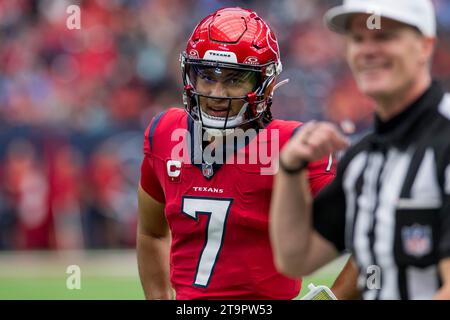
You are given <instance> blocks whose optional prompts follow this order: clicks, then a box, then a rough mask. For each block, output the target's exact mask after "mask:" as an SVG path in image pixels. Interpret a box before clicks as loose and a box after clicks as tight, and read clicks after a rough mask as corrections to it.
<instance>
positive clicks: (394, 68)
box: [347, 14, 431, 99]
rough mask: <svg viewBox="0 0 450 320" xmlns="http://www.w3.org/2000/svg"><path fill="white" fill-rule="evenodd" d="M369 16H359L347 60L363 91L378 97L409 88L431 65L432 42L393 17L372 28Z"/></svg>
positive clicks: (349, 39) (351, 32)
mask: <svg viewBox="0 0 450 320" xmlns="http://www.w3.org/2000/svg"><path fill="white" fill-rule="evenodd" d="M368 17H369V15H366V14H359V15H355V16H354V17H353V18H352V20H351V21H350V25H349V33H348V36H347V60H348V63H349V65H350V68H351V70H352V72H353V75H354V77H355V80H356V82H357V84H358V87H359V88H360V90H361V91H362V92H363V93H365V94H367V95H368V96H370V97H372V98H375V99H377V98H378V99H380V98H381V99H382V98H384V97H392V96H393V95H395V94H397V93H399V92H402V91H403V90H407V89H408V88H409V87H410V86H411V85H412V84H413V83H414V81H415V79H417V76H418V75H420V74H422V73H423V70H424V68H427V63H428V60H429V58H430V57H429V55H430V54H431V53H430V49H429V46H428V44H427V43H428V41H427V39H426V38H425V37H423V36H422V35H421V34H420V33H419V32H418V31H417V30H415V29H414V28H412V27H409V26H407V25H405V24H402V23H400V22H397V21H393V20H390V19H384V18H382V19H381V29H374V30H370V29H369V28H368V26H367V21H368ZM428 40H429V39H428Z"/></svg>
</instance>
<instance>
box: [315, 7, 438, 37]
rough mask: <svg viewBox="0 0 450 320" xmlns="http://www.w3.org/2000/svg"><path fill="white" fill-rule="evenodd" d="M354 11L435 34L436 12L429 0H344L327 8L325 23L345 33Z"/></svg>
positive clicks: (431, 34)
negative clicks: (335, 5) (339, 4)
mask: <svg viewBox="0 0 450 320" xmlns="http://www.w3.org/2000/svg"><path fill="white" fill-rule="evenodd" d="M355 13H366V14H369V15H379V16H381V17H385V18H389V19H392V20H396V21H399V22H402V23H405V24H408V25H411V26H413V27H416V28H417V29H419V31H420V32H421V33H422V34H423V35H424V36H427V37H435V36H436V14H435V11H434V6H433V3H432V1H431V0H344V3H343V4H342V5H341V6H337V7H334V8H331V9H330V10H328V12H327V13H326V14H325V17H324V18H325V23H326V24H327V26H328V28H330V29H331V30H332V31H335V32H338V33H345V32H346V31H347V27H348V19H349V18H350V17H351V15H353V14H355Z"/></svg>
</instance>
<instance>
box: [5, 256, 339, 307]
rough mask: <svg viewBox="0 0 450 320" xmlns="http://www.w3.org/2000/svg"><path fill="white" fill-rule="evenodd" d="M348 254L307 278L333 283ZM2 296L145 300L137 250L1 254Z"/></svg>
mask: <svg viewBox="0 0 450 320" xmlns="http://www.w3.org/2000/svg"><path fill="white" fill-rule="evenodd" d="M344 263H345V257H343V258H341V259H339V260H337V261H335V262H334V263H332V264H330V265H329V266H326V267H324V268H323V269H321V270H319V271H318V272H316V273H315V274H313V275H312V276H310V277H307V278H305V279H304V282H303V289H302V292H301V293H300V295H299V297H298V298H300V297H301V296H303V295H304V294H305V293H306V292H307V291H308V289H307V286H308V284H309V283H311V282H312V283H314V284H315V285H320V284H323V285H328V286H331V284H332V283H333V281H334V279H335V278H336V275H337V274H338V273H339V271H340V270H341V268H342V266H343V264H344ZM70 265H77V266H79V267H80V271H81V277H80V279H81V281H80V284H81V288H80V289H72V290H70V289H68V288H67V285H66V281H67V279H68V278H69V277H70V276H71V275H70V274H67V273H66V270H67V268H68V266H70ZM0 299H1V300H5V299H27V300H28V299H89V300H90V299H94V300H113V299H121V300H128V299H138V300H139V299H144V295H143V292H142V289H141V286H140V282H139V277H138V272H137V266H136V256H135V253H134V251H87V252H19V253H18V252H3V253H0Z"/></svg>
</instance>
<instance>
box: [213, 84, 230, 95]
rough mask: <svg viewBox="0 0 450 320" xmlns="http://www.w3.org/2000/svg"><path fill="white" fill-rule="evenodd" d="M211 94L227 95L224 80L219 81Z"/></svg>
mask: <svg viewBox="0 0 450 320" xmlns="http://www.w3.org/2000/svg"><path fill="white" fill-rule="evenodd" d="M211 95H212V96H215V97H226V96H227V92H226V88H225V86H224V85H223V83H222V82H220V81H217V82H216V83H215V84H214V86H213V87H212V88H211Z"/></svg>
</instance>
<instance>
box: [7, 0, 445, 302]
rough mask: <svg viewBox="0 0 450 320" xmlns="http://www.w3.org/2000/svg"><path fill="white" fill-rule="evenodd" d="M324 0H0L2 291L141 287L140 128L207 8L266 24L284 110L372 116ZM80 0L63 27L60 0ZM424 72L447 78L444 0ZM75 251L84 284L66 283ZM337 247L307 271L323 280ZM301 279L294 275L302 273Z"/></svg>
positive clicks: (171, 91) (173, 88) (330, 274)
mask: <svg viewBox="0 0 450 320" xmlns="http://www.w3.org/2000/svg"><path fill="white" fill-rule="evenodd" d="M338 2H340V1H335V0H330V1H325V0H318V1H314V0H281V1H268V0H258V1H256V0H254V1H232V0H223V1H215V0H148V1H146V0H87V1H67V0H40V1H35V0H0V299H20V298H23V299H39V298H41V299H55V298H61V299H72V298H74V299H79V298H84V299H119V298H120V299H141V298H143V294H142V290H141V288H140V286H139V279H138V277H137V268H136V262H135V261H136V258H135V253H134V251H133V248H134V245H135V230H136V209H137V201H136V186H137V183H138V178H139V166H140V161H141V158H142V151H141V150H142V137H143V131H144V129H145V127H146V126H147V124H148V122H149V120H150V119H151V117H152V116H153V115H155V114H157V113H158V112H160V111H161V110H164V109H166V108H167V107H169V106H180V107H181V76H180V68H179V62H178V56H179V53H180V52H181V51H182V50H183V46H184V45H185V41H186V39H187V38H188V36H189V34H190V32H191V30H192V29H193V27H194V26H195V24H196V23H197V22H198V21H199V20H200V19H201V18H202V17H204V16H206V15H207V14H209V13H210V12H212V11H214V10H216V9H218V8H220V7H224V6H233V5H238V6H242V7H247V8H251V9H254V10H255V11H257V12H258V13H259V14H260V15H261V16H263V17H264V18H265V19H266V21H268V23H269V24H270V25H271V26H272V27H273V28H274V30H275V32H276V35H277V36H278V40H279V44H280V48H281V52H282V61H283V65H284V72H283V73H282V77H281V79H285V78H289V79H290V83H289V84H288V85H286V86H283V87H281V88H280V89H279V90H278V91H277V93H276V95H275V100H274V104H273V113H274V115H275V116H276V117H279V118H282V119H296V120H301V121H308V120H310V119H327V120H331V121H334V122H336V123H340V122H346V123H350V124H352V125H354V127H355V130H356V131H355V135H354V136H353V138H354V139H356V138H357V137H358V136H360V135H361V134H363V133H364V132H366V131H367V130H368V129H369V128H370V126H371V122H372V117H371V111H372V107H373V106H372V104H371V102H370V101H368V100H367V99H365V98H364V97H362V96H361V95H360V94H359V93H358V91H357V89H356V87H355V84H354V82H353V80H352V77H351V75H350V73H349V69H348V67H347V66H346V64H345V62H344V60H343V56H342V46H343V43H342V41H341V39H339V37H336V36H335V35H334V34H332V33H330V32H329V31H327V30H326V29H325V28H324V27H323V24H322V16H323V13H324V12H325V10H326V9H327V8H329V7H330V6H332V5H334V4H337V3H338ZM71 4H77V5H79V6H80V7H81V29H80V30H68V29H67V27H66V19H67V17H68V16H69V15H68V14H67V13H66V8H67V7H68V6H69V5H71ZM435 4H436V6H437V14H438V21H439V37H440V42H439V46H438V48H437V51H436V56H435V59H434V64H433V74H434V75H435V77H436V78H438V79H440V80H441V81H443V82H444V83H445V85H446V88H447V89H450V0H437V1H435ZM71 264H76V265H79V266H80V267H81V271H82V290H67V289H66V278H67V276H68V275H67V274H66V273H65V271H66V268H67V266H68V265H71ZM341 265H342V261H339V262H338V263H337V264H335V265H334V266H332V267H329V268H327V269H325V270H324V271H322V272H320V273H319V274H316V275H314V277H313V278H309V279H308V280H307V282H308V281H309V280H311V279H312V280H313V281H314V282H315V284H319V283H324V284H331V283H332V281H333V280H334V277H335V275H336V273H337V272H338V271H339V267H340V266H341ZM304 287H306V285H305V286H304Z"/></svg>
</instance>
